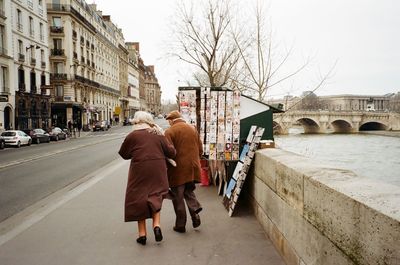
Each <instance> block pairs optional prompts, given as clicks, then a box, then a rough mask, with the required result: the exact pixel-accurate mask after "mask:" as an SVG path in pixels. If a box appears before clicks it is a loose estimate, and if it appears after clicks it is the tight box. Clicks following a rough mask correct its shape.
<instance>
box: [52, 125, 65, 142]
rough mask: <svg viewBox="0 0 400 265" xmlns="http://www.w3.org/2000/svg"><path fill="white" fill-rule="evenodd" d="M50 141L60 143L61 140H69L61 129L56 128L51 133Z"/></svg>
mask: <svg viewBox="0 0 400 265" xmlns="http://www.w3.org/2000/svg"><path fill="white" fill-rule="evenodd" d="M49 135H50V140H52V141H58V140H60V139H62V140H65V139H67V134H66V133H65V132H64V131H63V130H61V128H59V127H54V128H53V129H52V130H51V131H50V132H49Z"/></svg>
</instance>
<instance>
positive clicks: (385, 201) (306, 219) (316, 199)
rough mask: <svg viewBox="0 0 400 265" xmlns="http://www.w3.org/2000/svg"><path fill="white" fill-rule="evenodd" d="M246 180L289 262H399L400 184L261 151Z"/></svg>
mask: <svg viewBox="0 0 400 265" xmlns="http://www.w3.org/2000/svg"><path fill="white" fill-rule="evenodd" d="M246 181H247V182H248V183H247V192H243V193H244V194H247V196H248V199H249V200H250V202H251V205H252V207H253V209H254V212H255V215H256V217H257V218H258V220H259V222H260V223H261V224H262V226H263V227H264V230H265V232H266V234H268V236H269V237H270V239H271V240H272V242H273V243H274V245H275V247H276V248H277V249H278V251H279V252H280V254H281V255H282V257H283V258H284V260H285V262H286V264H288V265H292V264H296V265H311V264H324V265H330V264H332V265H341V264H393V265H394V264H400V206H399V205H400V189H399V187H396V186H393V185H388V184H384V183H380V182H376V181H373V180H369V179H366V178H363V177H361V176H357V175H355V174H354V173H353V172H351V171H348V170H341V169H334V168H331V167H325V166H323V165H320V164H317V165H316V164H315V163H314V162H313V161H312V160H310V159H307V158H304V157H302V156H299V155H296V154H293V153H290V152H287V151H284V150H280V149H262V150H259V151H257V153H256V156H255V163H254V170H253V172H252V173H250V174H249V176H248V179H247V180H246Z"/></svg>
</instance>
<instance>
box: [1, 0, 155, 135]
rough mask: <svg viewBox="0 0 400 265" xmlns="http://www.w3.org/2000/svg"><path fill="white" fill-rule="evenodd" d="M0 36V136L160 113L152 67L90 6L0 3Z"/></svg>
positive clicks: (73, 0)
mask: <svg viewBox="0 0 400 265" xmlns="http://www.w3.org/2000/svg"><path fill="white" fill-rule="evenodd" d="M0 37H1V38H0V131H3V130H7V129H11V128H13V129H32V128H44V129H49V128H51V127H61V128H65V127H66V126H67V123H68V121H72V122H74V124H76V125H77V126H81V127H82V129H85V128H86V129H89V128H90V126H91V125H92V124H93V122H95V121H100V120H107V121H111V122H113V123H120V122H122V121H123V120H126V119H127V118H130V117H132V116H133V115H134V112H135V111H137V110H145V111H150V112H153V113H155V114H157V113H159V112H160V111H161V107H158V105H157V104H159V102H161V98H160V97H161V92H160V91H159V90H160V86H159V84H158V80H157V78H156V76H155V73H154V67H152V66H150V67H148V66H146V65H145V64H144V61H143V59H142V58H141V57H140V52H139V43H138V42H132V43H129V42H128V43H125V40H124V36H123V33H122V29H120V28H118V27H117V26H116V25H115V24H114V23H113V22H112V21H111V17H110V16H106V15H103V13H102V11H100V10H97V6H96V5H95V4H90V5H89V4H87V3H86V2H85V1H84V0H62V1H61V0H10V1H6V0H0ZM147 90H150V91H147Z"/></svg>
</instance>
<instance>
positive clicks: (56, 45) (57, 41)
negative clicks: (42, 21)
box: [53, 39, 62, 50]
mask: <svg viewBox="0 0 400 265" xmlns="http://www.w3.org/2000/svg"><path fill="white" fill-rule="evenodd" d="M53 44H54V49H56V50H61V49H62V40H61V39H54V40H53Z"/></svg>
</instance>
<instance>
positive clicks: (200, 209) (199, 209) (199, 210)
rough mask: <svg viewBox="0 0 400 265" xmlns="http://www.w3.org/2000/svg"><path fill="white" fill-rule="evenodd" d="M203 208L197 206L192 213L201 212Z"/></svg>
mask: <svg viewBox="0 0 400 265" xmlns="http://www.w3.org/2000/svg"><path fill="white" fill-rule="evenodd" d="M202 210H203V208H201V207H200V208H198V209H197V210H196V211H194V213H199V212H201V211H202Z"/></svg>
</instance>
